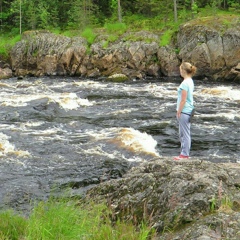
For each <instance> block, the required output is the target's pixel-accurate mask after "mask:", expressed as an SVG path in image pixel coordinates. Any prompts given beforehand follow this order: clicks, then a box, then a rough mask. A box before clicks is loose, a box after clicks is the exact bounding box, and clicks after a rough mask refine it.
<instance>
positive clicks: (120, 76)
mask: <svg viewBox="0 0 240 240" xmlns="http://www.w3.org/2000/svg"><path fill="white" fill-rule="evenodd" d="M107 80H109V81H112V82H124V81H127V80H128V77H127V76H126V75H124V74H113V75H111V76H109V77H108V78H107Z"/></svg>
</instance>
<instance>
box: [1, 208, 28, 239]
mask: <svg viewBox="0 0 240 240" xmlns="http://www.w3.org/2000/svg"><path fill="white" fill-rule="evenodd" d="M26 228H27V220H26V219H25V218H23V217H21V216H18V215H16V214H15V213H14V212H13V211H5V212H0V239H4V240H5V239H6V240H8V239H9V240H10V239H11V240H18V239H23V238H22V237H23V236H25V230H26Z"/></svg>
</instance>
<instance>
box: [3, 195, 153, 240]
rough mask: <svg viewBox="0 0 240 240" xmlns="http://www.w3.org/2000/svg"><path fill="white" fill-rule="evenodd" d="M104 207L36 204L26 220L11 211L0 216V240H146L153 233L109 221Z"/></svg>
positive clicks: (70, 203) (51, 201)
mask: <svg viewBox="0 0 240 240" xmlns="http://www.w3.org/2000/svg"><path fill="white" fill-rule="evenodd" d="M111 215H112V214H111V212H110V210H109V209H108V208H107V207H106V206H105V205H93V204H88V205H83V204H82V203H81V204H80V203H79V202H78V201H77V200H72V201H66V200H60V201H59V200H54V199H51V200H49V201H48V202H40V203H38V204H37V205H36V206H35V207H34V209H33V211H32V212H31V213H30V216H29V217H28V218H25V217H22V216H20V215H17V214H16V213H14V212H13V211H5V212H1V213H0V239H4V240H22V239H24V240H35V239H42V240H52V239H57V240H60V239H61V240H75V239H76V240H77V239H84V240H107V239H109V240H115V239H116V240H146V239H152V237H153V235H154V232H153V230H151V228H150V227H148V226H147V225H146V224H142V225H141V226H140V227H139V228H138V230H137V229H136V226H135V225H134V224H132V223H131V222H122V221H120V220H118V221H117V222H115V223H113V222H112V221H111V218H110V216H111Z"/></svg>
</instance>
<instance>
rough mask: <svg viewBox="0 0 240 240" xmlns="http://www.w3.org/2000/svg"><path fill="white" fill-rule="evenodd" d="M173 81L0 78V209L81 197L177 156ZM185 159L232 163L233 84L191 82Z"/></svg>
mask: <svg viewBox="0 0 240 240" xmlns="http://www.w3.org/2000/svg"><path fill="white" fill-rule="evenodd" d="M180 82H181V79H168V80H166V79H165V80H164V79H148V80H143V81H131V82H127V83H111V82H106V81H104V79H98V80H91V79H79V78H67V77H66V78H57V77H56V78H54V77H51V78H50V77H44V78H26V79H24V80H21V81H18V80H17V79H16V78H13V79H7V80H2V81H1V82H0V87H1V93H0V106H1V107H0V150H1V151H0V187H1V188H0V207H1V208H8V207H10V208H15V209H18V210H20V211H26V210H28V209H30V208H31V203H32V202H34V200H39V199H47V198H48V197H49V196H51V194H53V193H54V194H60V195H61V194H63V192H66V191H67V192H68V193H69V192H70V194H71V195H81V194H82V193H83V192H84V191H85V190H86V189H87V188H89V187H91V186H93V185H95V184H99V183H100V182H102V181H106V180H108V179H112V178H119V177H121V176H122V175H123V174H124V173H126V171H128V169H129V168H131V167H132V166H134V165H137V164H139V163H141V162H144V161H151V160H152V159H156V158H161V157H171V158H172V157H173V156H177V155H178V154H179V147H180V143H179V140H178V127H177V121H176V117H175V108H176V98H177V87H178V85H179V84H180ZM194 100H195V107H196V115H195V117H194V120H193V123H192V149H191V159H192V160H193V161H194V159H199V158H200V159H202V160H204V161H211V162H215V163H219V162H239V163H240V121H239V120H240V108H239V107H240V88H239V85H236V84H226V83H218V84H217V83H208V82H206V81H199V80H198V81H195V92H194Z"/></svg>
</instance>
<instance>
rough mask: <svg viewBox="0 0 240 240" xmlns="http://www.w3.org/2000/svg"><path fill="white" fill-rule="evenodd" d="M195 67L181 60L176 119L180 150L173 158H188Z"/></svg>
mask: <svg viewBox="0 0 240 240" xmlns="http://www.w3.org/2000/svg"><path fill="white" fill-rule="evenodd" d="M196 70H197V68H196V67H195V66H193V65H192V64H191V63H188V62H183V63H182V64H181V66H180V74H181V76H182V77H183V82H182V83H181V84H180V86H179V88H178V99H177V120H178V123H179V138H180V142H181V152H180V155H179V156H178V157H175V158H174V160H181V159H184V158H189V153H190V148H191V132H190V127H191V123H190V117H191V114H192V113H193V109H194V106H193V91H194V82H193V79H192V77H193V76H194V74H195V73H196Z"/></svg>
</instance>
